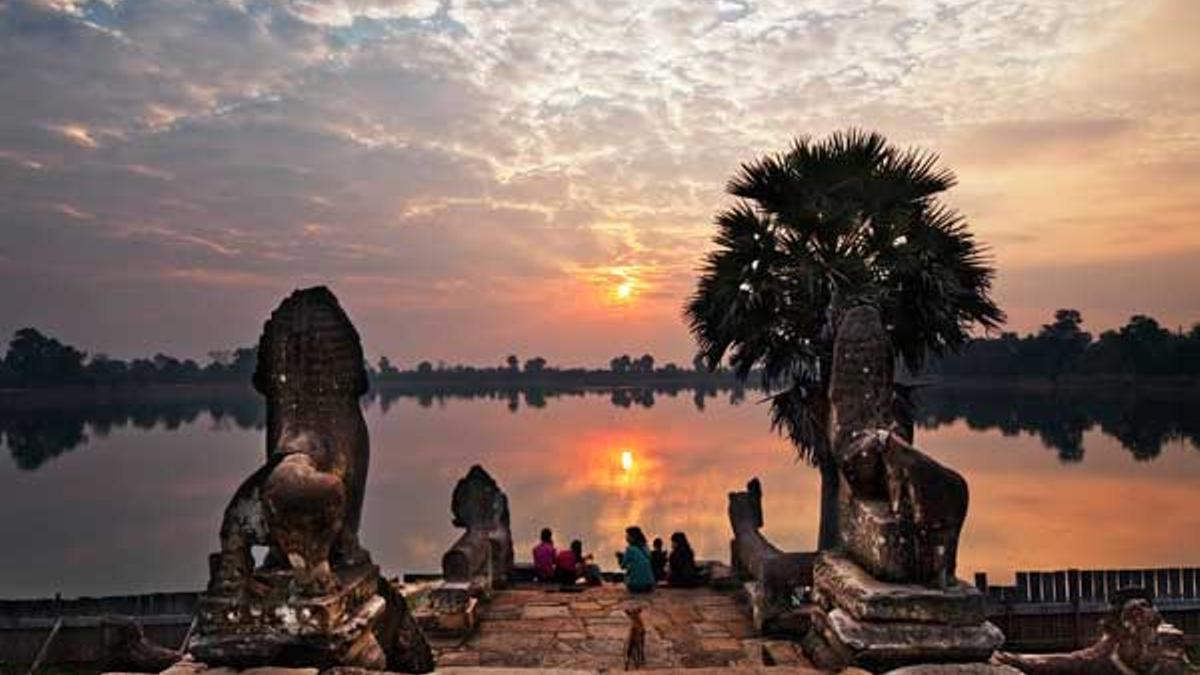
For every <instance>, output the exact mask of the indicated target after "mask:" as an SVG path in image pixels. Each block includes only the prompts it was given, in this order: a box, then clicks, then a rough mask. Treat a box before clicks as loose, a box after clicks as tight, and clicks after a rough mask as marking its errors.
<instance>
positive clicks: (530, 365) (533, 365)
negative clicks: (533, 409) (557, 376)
mask: <svg viewBox="0 0 1200 675" xmlns="http://www.w3.org/2000/svg"><path fill="white" fill-rule="evenodd" d="M545 369H546V359H543V358H542V357H540V356H535V357H533V358H532V359H529V360H527V361H525V372H526V373H540V372H542V371H543V370H545ZM539 407H540V406H539Z"/></svg>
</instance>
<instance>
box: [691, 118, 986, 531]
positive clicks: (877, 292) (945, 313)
mask: <svg viewBox="0 0 1200 675" xmlns="http://www.w3.org/2000/svg"><path fill="white" fill-rule="evenodd" d="M953 184H954V175H953V173H951V172H950V171H949V170H946V169H942V168H939V167H938V166H937V157H936V156H935V155H932V154H929V153H926V152H922V151H919V150H899V149H897V148H895V147H892V146H891V145H889V144H888V143H887V141H886V139H884V137H883V136H882V135H880V134H878V133H867V132H864V131H859V130H855V129H852V130H849V131H846V132H841V133H835V134H833V135H831V136H829V137H828V138H825V139H822V140H818V141H813V140H810V139H808V138H800V139H797V140H796V141H795V143H794V144H793V146H792V147H791V149H790V150H788V151H787V152H785V153H782V154H779V155H771V156H767V157H762V158H759V159H757V160H755V161H753V162H750V163H748V164H744V165H742V168H741V171H740V172H739V173H738V175H736V176H735V177H734V178H733V179H732V180H731V181H730V182H729V184H728V186H727V188H726V190H727V191H728V192H729V193H730V194H732V195H733V196H735V197H738V198H739V199H740V201H738V203H737V204H735V205H734V206H733V207H731V208H729V209H728V210H726V211H724V212H722V213H720V214H719V215H718V216H717V219H716V225H717V234H716V236H715V239H714V241H715V243H716V245H717V250H716V251H714V252H713V253H711V254H709V256H708V257H707V259H706V262H705V266H704V270H703V274H702V276H701V278H700V280H699V284H698V287H697V290H696V293H695V295H694V296H693V297H692V298H691V300H690V301H689V302H688V305H687V307H686V314H687V317H688V319H689V322H690V326H691V330H692V334H693V335H694V336H695V338H696V341H697V343H698V345H699V347H700V351H701V353H703V354H704V356H705V359H706V363H707V365H708V367H709V368H716V367H718V365H719V364H720V363H721V362H722V361H723V360H724V359H725V358H726V357H728V358H729V361H730V365H732V367H733V368H734V371H735V373H736V374H737V376H738V377H739V378H740V379H743V380H744V379H745V378H747V377H748V376H749V375H750V372H751V370H752V369H754V368H756V367H758V368H761V378H762V384H763V387H764V388H765V389H766V390H767V391H768V392H769V393H770V395H771V414H772V425H773V426H774V427H775V428H776V429H780V430H782V431H784V432H786V433H787V434H788V436H789V437H790V438H791V440H792V441H793V443H794V444H795V445H796V447H797V450H798V452H799V453H800V454H801V456H803V457H805V458H806V459H808V460H809V461H811V462H813V463H814V464H816V465H817V466H818V467H819V468H820V469H821V479H822V480H821V484H822V490H821V504H822V509H821V534H820V548H822V549H827V548H829V547H831V546H833V545H835V544H836V543H837V518H836V508H837V486H838V476H837V467H836V462H835V458H834V457H833V453H832V452H831V449H830V447H829V443H830V441H829V439H828V437H827V436H828V433H827V429H826V419H827V411H828V406H829V403H828V394H829V379H828V374H829V365H830V362H831V357H832V347H833V344H832V343H833V335H834V332H835V330H836V327H837V325H838V322H839V320H840V318H841V316H842V314H843V313H844V312H845V311H847V310H848V309H850V308H852V307H854V306H856V305H860V304H864V303H865V304H872V305H875V306H877V307H878V308H879V309H880V311H881V313H882V314H883V319H884V323H885V325H886V326H887V329H888V333H889V335H890V337H891V340H892V345H893V346H894V348H895V350H896V353H897V354H898V355H899V356H900V357H901V358H902V359H903V361H904V363H905V365H907V366H908V368H909V369H910V370H914V371H915V370H918V369H919V368H920V367H921V366H922V365H923V363H924V361H925V358H926V355H927V354H929V353H934V354H940V353H942V352H945V351H947V350H953V349H955V348H957V347H959V346H960V345H962V344H963V343H964V342H966V341H967V339H968V337H969V333H968V330H969V329H970V327H971V326H973V325H976V324H978V325H982V326H983V327H985V328H993V327H996V326H998V325H999V324H1000V323H1001V322H1002V321H1003V320H1004V314H1003V312H1001V311H1000V309H999V308H998V307H997V306H996V304H995V303H994V302H993V301H992V299H991V296H990V291H991V283H992V278H993V275H994V271H993V269H992V267H991V264H990V259H989V258H988V256H987V255H986V254H985V252H984V250H983V249H981V248H980V247H979V245H978V244H976V242H975V240H974V238H973V237H972V235H971V234H970V232H969V231H968V230H967V226H966V222H965V221H964V219H963V218H962V217H961V216H960V215H959V214H958V213H956V212H955V211H953V210H951V209H949V208H947V207H946V206H944V205H942V204H941V202H940V201H939V200H938V195H939V194H940V193H942V192H944V191H945V190H947V189H948V188H950V187H951V186H952V185H953Z"/></svg>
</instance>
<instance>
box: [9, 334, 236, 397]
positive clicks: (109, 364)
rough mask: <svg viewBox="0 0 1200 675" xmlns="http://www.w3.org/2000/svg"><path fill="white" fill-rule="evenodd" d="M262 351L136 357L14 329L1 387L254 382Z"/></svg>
mask: <svg viewBox="0 0 1200 675" xmlns="http://www.w3.org/2000/svg"><path fill="white" fill-rule="evenodd" d="M256 357H257V353H256V351H255V350H254V349H252V348H242V349H235V350H232V351H215V352H210V353H209V362H208V363H206V364H204V365H200V364H199V363H197V362H196V361H194V360H193V359H177V358H175V357H173V356H167V355H166V354H156V355H154V356H153V357H151V358H138V359H133V360H132V361H124V360H121V359H114V358H109V357H108V356H106V355H104V354H95V355H93V356H91V357H90V358H89V357H88V355H87V353H86V352H84V351H82V350H80V349H78V348H76V347H74V346H72V345H68V344H64V343H63V342H60V341H59V340H57V339H56V338H53V337H50V336H48V335H45V334H43V333H42V332H41V331H39V330H37V329H36V328H22V329H20V330H18V331H17V332H16V333H14V334H13V337H12V340H10V341H9V343H8V351H7V353H5V354H4V357H3V359H0V387H14V388H24V387H61V386H73V385H145V384H198V383H203V382H249V381H250V377H251V376H252V375H253V374H254V367H255V363H256V361H257V359H256Z"/></svg>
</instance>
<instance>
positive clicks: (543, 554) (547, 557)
mask: <svg viewBox="0 0 1200 675" xmlns="http://www.w3.org/2000/svg"><path fill="white" fill-rule="evenodd" d="M555 558H556V555H555V551H554V533H553V532H551V531H550V528H548V527H543V528H542V534H541V541H540V542H538V545H537V546H534V547H533V575H534V576H535V577H537V580H538V581H552V580H553V579H554V562H555Z"/></svg>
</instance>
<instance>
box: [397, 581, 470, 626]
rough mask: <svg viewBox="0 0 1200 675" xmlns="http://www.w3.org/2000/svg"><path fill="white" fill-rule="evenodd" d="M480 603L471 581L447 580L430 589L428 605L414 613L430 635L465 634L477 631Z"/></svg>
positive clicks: (419, 623)
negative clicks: (456, 581) (477, 608)
mask: <svg viewBox="0 0 1200 675" xmlns="http://www.w3.org/2000/svg"><path fill="white" fill-rule="evenodd" d="M478 604H479V600H478V599H477V598H476V597H475V593H474V589H473V586H472V584H470V583H466V582H461V583H451V582H447V583H444V584H442V585H441V586H438V587H437V588H435V589H433V590H432V591H430V593H429V602H428V604H427V605H426V606H424V607H422V608H421V609H419V610H417V611H415V612H414V613H413V614H414V616H415V617H416V620H417V624H418V625H419V626H421V629H422V630H424V631H425V632H427V633H429V634H431V635H436V636H438V637H465V636H467V635H470V634H471V633H472V632H474V630H475V625H476V620H477V619H476V607H477V606H478Z"/></svg>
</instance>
